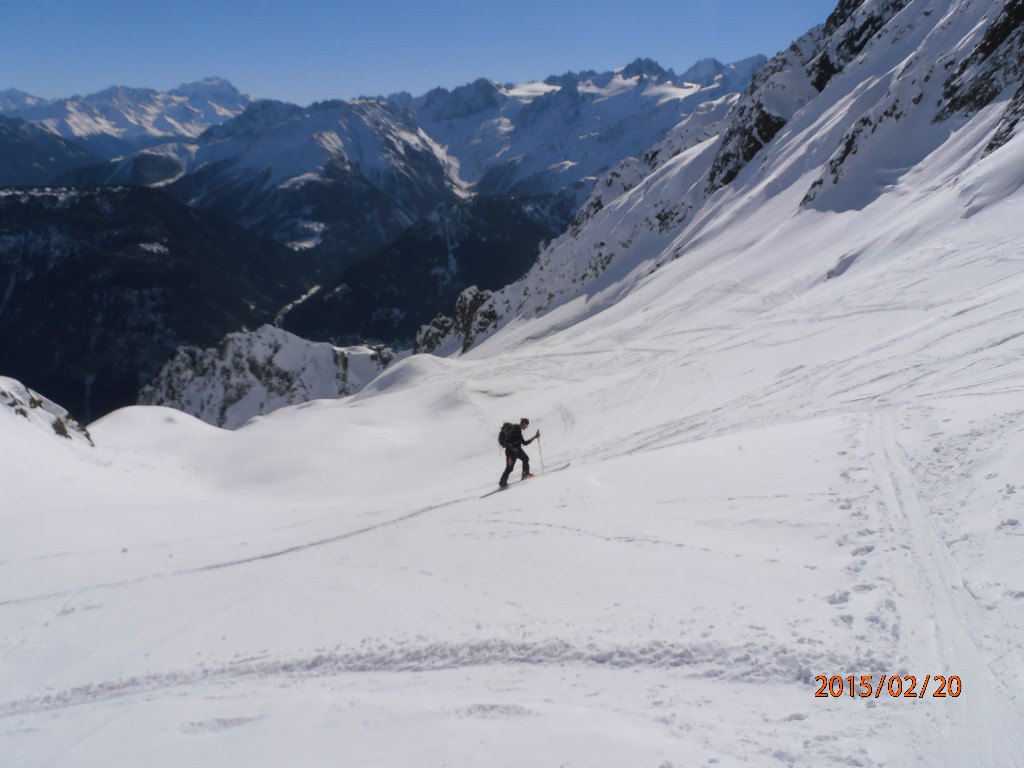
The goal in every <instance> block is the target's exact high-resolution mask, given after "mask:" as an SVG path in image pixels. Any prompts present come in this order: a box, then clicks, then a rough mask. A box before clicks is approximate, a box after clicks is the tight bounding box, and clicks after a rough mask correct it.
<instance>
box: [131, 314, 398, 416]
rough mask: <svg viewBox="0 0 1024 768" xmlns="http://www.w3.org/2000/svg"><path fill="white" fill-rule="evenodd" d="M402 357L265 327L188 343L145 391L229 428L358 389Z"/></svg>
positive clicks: (152, 401)
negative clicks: (210, 343) (213, 342)
mask: <svg viewBox="0 0 1024 768" xmlns="http://www.w3.org/2000/svg"><path fill="white" fill-rule="evenodd" d="M393 357H394V353H393V352H391V350H389V349H387V348H384V347H377V348H369V347H365V346H359V347H348V348H344V349H343V348H340V347H334V346H331V345H330V344H324V343H315V342H309V341H306V340H305V339H300V338H299V337H297V336H294V335H292V334H290V333H288V332H286V331H282V330H281V329H280V328H274V327H272V326H269V325H265V326H262V327H261V328H259V329H258V330H256V331H253V332H249V333H231V334H228V335H227V336H226V337H225V338H224V339H223V340H222V341H221V342H220V343H219V344H218V345H217V346H215V347H210V348H207V349H200V348H198V347H183V348H181V349H179V350H178V351H177V352H176V353H175V355H174V357H173V358H172V359H171V360H170V361H169V362H168V363H167V364H166V365H165V366H164V367H163V368H162V369H161V370H160V373H159V374H158V375H157V376H156V377H155V378H154V379H153V380H152V381H151V382H149V383H148V384H147V385H146V386H145V387H143V389H142V391H141V392H140V394H139V403H140V404H142V405H166V406H170V407H172V408H177V409H178V410H180V411H184V412H185V413H189V414H191V415H193V416H196V417H197V418H199V419H202V420H203V421H206V422H208V423H210V424H214V425H216V426H219V427H225V428H227V429H235V428H236V427H240V426H241V425H242V424H244V423H245V422H247V421H248V420H249V419H251V418H253V417H255V416H260V415H263V414H265V413H270V412H271V411H274V410H276V409H278V408H282V407H284V406H286V405H295V404H297V403H304V402H307V401H309V400H315V399H318V398H336V397H343V396H345V395H351V394H355V393H356V392H358V391H359V390H360V389H362V388H363V387H364V386H365V385H366V384H367V383H369V382H370V381H371V380H372V379H374V378H375V377H376V376H377V374H379V373H380V372H381V371H382V370H384V368H385V367H386V366H387V364H388V363H389V362H391V360H392V359H393Z"/></svg>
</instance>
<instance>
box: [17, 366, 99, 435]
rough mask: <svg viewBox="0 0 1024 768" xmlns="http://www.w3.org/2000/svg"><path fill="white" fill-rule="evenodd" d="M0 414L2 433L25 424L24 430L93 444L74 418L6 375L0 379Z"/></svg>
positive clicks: (86, 430) (84, 429) (87, 433)
mask: <svg viewBox="0 0 1024 768" xmlns="http://www.w3.org/2000/svg"><path fill="white" fill-rule="evenodd" d="M0 411H2V413H3V419H4V422H5V426H4V430H12V429H13V430H16V429H18V428H19V427H20V423H24V424H25V426H26V427H27V426H31V427H32V428H34V429H36V430H41V431H42V433H48V434H50V435H56V436H57V437H60V438H64V439H65V440H68V441H70V442H72V443H83V444H88V445H90V446H91V445H92V444H93V442H92V436H91V435H90V434H89V430H88V429H86V428H85V427H83V426H82V425H81V424H80V423H79V422H78V421H76V420H75V419H73V418H72V417H71V416H70V415H69V414H68V412H67V410H66V409H65V408H62V407H61V406H59V405H57V404H56V403H54V402H53V401H51V400H48V399H47V398H45V397H43V396H42V395H40V394H39V393H38V392H34V391H32V390H31V389H29V388H28V387H26V386H25V385H23V384H22V383H21V382H20V381H17V380H15V379H12V378H9V377H7V376H0ZM12 422H13V423H12Z"/></svg>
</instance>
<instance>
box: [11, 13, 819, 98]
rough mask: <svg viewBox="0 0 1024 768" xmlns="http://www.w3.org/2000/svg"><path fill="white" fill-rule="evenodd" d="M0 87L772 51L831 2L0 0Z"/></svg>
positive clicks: (256, 87) (679, 60)
mask: <svg viewBox="0 0 1024 768" xmlns="http://www.w3.org/2000/svg"><path fill="white" fill-rule="evenodd" d="M2 4H3V5H4V6H7V7H6V8H3V13H2V21H0V90H3V89H6V88H9V87H13V88H19V89H21V90H24V91H28V92H29V93H32V94H34V95H37V96H42V97H49V98H53V97H60V96H71V95H74V94H88V93H93V92H95V91H98V90H102V89H103V88H106V87H108V86H111V85H115V84H116V85H128V86H139V87H142V86H145V87H153V88H158V89H167V88H172V87H174V86H176V85H178V84H179V83H182V82H187V81H191V80H198V79H201V78H203V77H207V76H211V75H216V76H220V77H224V78H227V79H228V80H230V81H231V82H232V83H234V84H235V85H236V86H237V87H238V88H239V89H241V90H242V91H244V92H246V93H249V94H250V95H252V96H254V97H258V98H276V99H282V100H285V101H292V102H296V103H299V104H308V103H309V102H311V101H316V100H320V99H329V98H352V97H355V96H360V95H377V94H387V93H392V92H395V91H399V90H405V91H409V92H411V93H413V94H416V95H418V94H421V93H424V92H426V91H427V90H429V89H430V88H432V87H434V86H437V85H442V86H445V87H448V88H451V87H454V86H456V85H461V84H463V83H466V82H470V81H472V80H475V79H476V78H478V77H486V78H490V79H492V80H497V81H500V82H521V81H524V80H531V79H543V78H545V77H547V76H548V75H552V74H561V73H563V72H567V71H570V70H576V71H578V70H583V69H595V70H599V71H600V70H607V69H612V68H614V67H618V66H622V65H624V64H627V63H629V62H630V61H632V60H633V59H635V58H637V57H646V58H652V59H654V60H656V61H657V62H658V63H660V64H661V65H662V66H665V67H671V68H673V69H675V70H677V71H682V70H684V69H686V68H687V67H688V66H689V65H690V64H692V63H693V62H694V61H696V60H698V59H701V58H705V57H709V56H713V57H715V58H718V59H720V60H722V61H734V60H737V59H740V58H745V57H746V56H750V55H752V54H755V53H764V54H766V55H769V56H770V55H772V54H774V53H776V52H777V51H779V50H781V49H782V48H784V47H785V46H787V45H788V44H789V43H790V42H791V41H792V40H793V39H794V38H796V37H797V36H799V35H800V34H802V33H803V32H805V31H806V30H808V29H810V28H811V27H812V26H814V25H815V24H819V23H821V22H823V21H824V20H825V19H826V18H827V17H828V14H829V12H830V11H831V10H832V9H833V8H834V7H835V4H836V0H777V1H776V2H771V1H770V0H673V1H668V0H665V1H662V0H650V1H648V2H629V1H628V0H580V1H577V0H568V1H566V2H560V1H559V0H549V2H535V1H534V0H519V1H518V2H514V3H508V2H487V0H476V1H475V2H463V1H459V0H434V1H433V2H423V1H422V0H419V1H418V2H394V1H393V0H363V2H347V1H341V2H329V1H328V0H292V1H291V2H287V1H286V0H31V2H28V1H27V0H3V3H2Z"/></svg>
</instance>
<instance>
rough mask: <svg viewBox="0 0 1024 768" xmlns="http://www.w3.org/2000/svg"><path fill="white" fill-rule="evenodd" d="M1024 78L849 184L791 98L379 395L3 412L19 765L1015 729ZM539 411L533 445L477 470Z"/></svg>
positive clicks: (378, 755)
mask: <svg viewBox="0 0 1024 768" xmlns="http://www.w3.org/2000/svg"><path fill="white" fill-rule="evenodd" d="M961 23H965V22H961ZM972 23H973V22H972ZM951 29H952V31H951V34H952V33H957V34H966V32H957V30H956V28H955V27H952V28H951ZM968 31H969V30H968ZM828 93H829V91H828V90H826V91H825V94H828ZM1007 100H1008V96H1007V97H1000V98H999V99H997V100H996V101H994V102H992V104H990V105H989V106H987V107H985V108H984V109H982V110H981V111H980V112H978V114H977V115H975V116H974V117H972V118H971V119H970V120H963V121H959V122H956V123H953V124H949V123H947V124H946V128H945V130H946V131H947V133H948V135H947V136H945V137H941V136H940V137H938V138H936V139H934V141H933V143H932V144H931V145H930V146H931V148H930V149H927V148H926V149H927V151H925V152H924V154H925V156H923V157H921V158H919V160H918V161H917V162H915V163H914V164H913V165H912V167H909V168H897V167H895V166H894V169H890V171H889V172H888V173H887V174H883V176H885V179H883V180H884V181H885V184H884V185H882V186H878V187H874V186H873V187H872V190H873V191H872V194H870V195H868V194H866V193H865V191H864V186H863V185H864V184H867V183H868V182H867V181H863V180H862V179H861V177H859V176H857V175H856V174H854V175H853V176H852V177H850V178H848V179H847V181H840V182H837V183H836V184H835V185H834V186H828V185H826V186H825V188H824V190H823V195H824V194H825V193H826V192H827V195H825V196H824V197H819V198H818V200H819V203H820V204H819V205H817V206H815V205H807V204H802V201H804V200H805V195H806V193H807V191H808V188H809V187H810V186H811V184H812V183H813V182H814V181H815V179H817V178H818V177H819V176H820V175H821V173H822V163H821V162H817V161H815V162H812V160H813V159H814V157H816V156H820V157H824V158H825V159H827V158H828V157H829V155H830V153H831V152H832V148H833V147H834V146H835V142H837V141H840V140H841V136H835V137H833V139H834V141H833V143H832V144H831V145H829V142H828V141H824V140H823V141H821V143H820V146H818V145H816V144H815V142H814V141H812V140H811V139H809V138H808V137H809V136H811V135H812V134H811V133H808V131H811V130H812V129H813V128H815V123H816V121H817V120H819V119H820V120H823V121H826V122H827V121H828V120H829V117H828V114H833V113H827V114H826V113H823V112H819V113H818V116H817V117H814V116H813V115H812V116H806V115H805V116H804V117H801V115H800V113H797V115H796V116H795V117H794V119H793V120H792V121H791V123H790V125H789V126H788V127H787V129H786V130H785V131H784V132H783V134H781V135H780V137H779V138H778V139H776V142H775V146H781V147H783V148H784V147H785V146H787V145H791V146H796V147H800V148H802V149H803V150H806V151H805V152H804V153H803V154H800V153H799V152H789V153H788V154H787V153H785V152H783V151H782V149H780V150H779V151H778V152H777V153H776V154H771V153H769V154H768V155H766V156H765V157H766V159H765V161H764V162H761V163H759V164H757V167H756V168H751V169H749V170H747V171H744V173H743V174H741V177H740V179H739V180H738V181H737V182H736V183H735V184H734V185H733V186H732V187H730V188H726V189H725V190H722V191H721V192H720V193H719V194H718V196H717V197H716V198H714V199H713V201H712V203H713V204H712V206H711V207H710V208H707V209H706V218H705V220H703V223H699V222H698V223H697V224H694V225H693V226H688V227H687V228H686V229H685V231H681V232H676V233H675V234H673V233H663V234H661V235H658V234H655V233H651V232H648V233H646V234H643V235H637V236H636V237H634V238H632V244H631V245H630V246H629V247H628V248H625V247H624V246H623V248H625V250H624V251H620V256H621V258H620V259H619V260H617V261H612V263H611V265H610V266H609V267H608V269H607V270H606V271H605V272H603V273H602V276H601V279H600V280H597V281H594V282H592V283H589V284H588V285H589V286H590V287H589V288H587V289H586V290H581V292H579V294H578V295H577V296H576V297H574V298H573V297H569V296H566V297H563V299H564V300H559V301H558V302H555V303H553V304H552V305H551V307H550V308H549V309H548V310H545V311H541V312H537V313H535V314H529V313H528V314H524V315H522V316H519V317H518V319H513V320H509V321H508V322H505V323H504V325H503V327H502V328H501V330H499V331H498V332H497V333H495V334H494V335H492V336H491V337H489V338H487V339H486V340H484V341H483V342H482V343H480V344H479V345H478V346H476V347H474V348H473V349H472V350H471V351H470V352H469V353H468V354H466V355H463V356H461V357H458V358H454V359H451V358H436V357H431V356H427V355H418V356H414V357H411V358H407V359H405V360H402V361H400V362H397V363H395V364H394V365H392V366H390V367H389V368H387V369H386V370H385V371H384V372H383V373H382V374H381V375H380V376H379V377H378V378H377V379H376V380H375V381H374V382H373V383H371V384H370V385H369V386H368V387H366V388H365V389H364V390H363V391H362V392H360V393H359V394H357V395H354V396H350V397H347V398H344V399H340V400H322V401H314V402H310V403H306V404H304V405H299V406H294V407H289V408H285V409H282V410H279V411H276V412H274V413H272V414H269V415H267V416H263V417H259V418H256V419H254V420H253V421H251V422H250V423H248V424H247V425H246V426H244V427H242V428H241V429H238V430H236V431H233V432H228V431H223V430H219V429H217V428H214V427H212V426H209V425H207V424H204V423H202V422H200V421H198V420H196V419H194V418H192V417H189V416H186V415H183V414H181V413H179V412H176V411H172V410H168V409H164V408H156V407H135V408H128V409H124V410H121V411H118V412H116V413H114V414H111V415H110V416H108V417H106V418H104V419H102V420H101V421H99V422H97V423H95V424H92V425H90V433H91V435H92V438H93V440H94V442H95V443H96V447H95V448H92V447H90V446H88V445H86V444H84V443H81V442H74V443H73V442H70V441H67V440H63V439H61V438H60V437H59V436H56V435H54V434H53V432H52V430H49V428H46V429H43V428H40V427H39V426H38V425H37V424H34V423H32V422H30V421H29V420H27V419H24V418H22V417H21V416H18V415H17V414H16V413H14V412H13V411H10V410H9V409H8V410H2V409H0V455H2V456H3V462H2V465H0V477H2V480H3V488H4V495H3V500H2V502H0V526H2V531H3V536H2V537H0V683H2V684H0V763H2V764H3V765H5V766H19V767H20V766H47V767H54V766H75V768H79V767H86V766H88V767H91V766H103V767H104V768H106V767H107V766H112V765H147V766H154V767H163V766H168V767H170V766H182V765H188V766H193V767H197V766H223V765H226V764H232V765H235V764H237V765H248V766H284V765H295V766H338V765H344V766H366V765H379V766H441V765H448V766H481V765H496V766H539V765H540V766H561V765H572V766H650V768H664V766H676V768H680V767H681V766H706V765H714V766H752V765H753V766H773V765H807V766H825V765H857V766H881V765H886V766H938V765H944V766H1022V765H1024V736H1022V734H1024V693H1022V691H1024V566H1022V565H1021V563H1022V561H1024V510H1022V509H1021V498H1022V494H1024V399H1022V392H1024V331H1022V328H1024V300H1022V298H1021V297H1022V296H1024V220H1022V217H1021V211H1022V205H1024V196H1022V194H1024V193H1022V191H1021V189H1020V184H1021V179H1024V170H1022V169H1024V138H1022V137H1020V136H1019V135H1018V136H1016V137H1014V138H1012V139H1010V140H1009V141H1008V142H1006V143H1005V144H1003V145H1002V146H1000V147H999V148H997V149H995V150H994V151H991V152H987V153H986V147H987V146H988V142H989V140H990V139H991V137H992V135H993V133H994V132H995V131H996V130H997V128H998V123H999V118H1000V115H1001V114H1002V110H1003V109H1004V108H1005V107H1006V105H1007ZM840 106H842V105H840ZM940 127H941V126H940ZM901 130H902V129H901ZM936 130H938V128H936ZM840 133H841V132H840ZM819 135H820V134H819ZM880 135H881V136H883V138H885V137H886V134H885V133H884V131H883V132H882V134H880ZM887 136H888V138H889V139H890V140H892V141H904V142H905V141H906V140H907V139H906V135H904V134H900V132H899V131H898V130H894V131H893V132H892V133H889V134H887ZM901 136H902V138H901ZM709 141H714V140H709ZM701 146H703V145H700V146H698V147H696V148H694V149H692V150H689V151H688V152H684V153H683V154H681V155H679V157H678V158H677V159H675V160H673V161H671V162H669V163H668V164H666V165H665V166H664V167H663V168H662V169H661V170H660V171H658V172H657V173H655V174H654V175H652V176H651V177H649V178H648V179H646V180H645V181H644V182H643V183H641V184H640V185H638V186H637V187H636V188H635V189H633V190H630V191H628V192H626V193H625V194H624V195H623V196H622V197H621V198H620V199H618V200H616V201H614V202H613V203H612V204H610V205H606V206H605V208H604V210H602V211H601V212H600V214H599V215H597V216H595V217H594V218H593V219H592V220H591V221H590V222H589V223H588V224H586V227H585V231H583V232H581V233H580V234H579V238H581V242H582V240H585V239H586V238H588V237H591V238H596V237H604V234H603V233H605V232H607V231H616V227H618V228H619V229H618V230H617V231H619V232H620V233H622V236H623V237H626V233H636V232H638V231H639V228H640V226H641V224H642V222H643V221H645V220H646V217H647V216H648V215H650V214H651V210H650V208H649V207H648V208H645V204H644V201H645V199H647V198H651V199H654V198H657V196H658V194H660V192H662V191H664V190H668V189H670V188H671V183H672V180H673V179H675V182H674V183H676V184H677V185H678V184H685V183H687V182H686V180H687V179H688V178H690V177H689V176H688V175H687V173H688V172H687V170H686V169H687V164H688V163H692V162H696V158H697V157H698V156H700V155H701V154H702V152H705V151H707V150H706V149H705V150H702V149H701V148H700V147H701ZM918 149H919V148H918V146H917V145H915V148H914V149H913V151H914V152H918ZM868 151H869V149H864V150H863V151H862V153H861V154H860V155H858V157H859V158H861V157H865V153H867V152H868ZM773 158H774V159H773ZM822 162H824V161H822ZM854 170H856V167H855V168H854ZM744 174H745V175H744ZM830 183H831V182H830ZM870 183H871V184H872V185H875V184H877V183H878V179H876V178H872V179H871V181H870ZM844 185H845V186H844ZM645 196H647V198H645ZM852 198H856V202H857V204H856V205H844V204H840V203H841V202H843V201H844V200H847V201H848V200H850V199H852ZM716 200H717V202H715V201H716ZM822 201H825V202H828V204H827V205H826V204H824V203H822ZM711 213H714V214H715V215H714V216H713V217H712V216H711ZM612 217H618V218H615V219H614V221H613V218H612ZM607 242H612V241H610V240H609V241H607ZM569 250H571V249H569ZM559 252H560V251H558V247H557V246H556V249H555V251H553V252H552V254H550V258H552V259H553V258H555V256H557V254H558V253H559ZM554 269H555V266H554V264H553V263H552V262H550V261H549V262H548V263H547V267H546V270H547V271H548V272H551V271H553V270H554ZM533 285H535V286H536V285H539V284H538V283H533ZM522 416H527V417H529V418H530V419H531V429H532V428H537V429H539V430H540V431H541V433H542V437H541V441H540V443H533V444H532V445H530V446H528V447H527V450H528V452H529V453H530V454H531V457H532V463H533V466H534V467H535V468H536V469H538V470H541V475H540V477H539V478H537V479H534V480H529V481H527V482H526V483H525V484H524V485H521V486H513V487H512V488H511V489H510V490H508V491H505V492H501V493H497V494H493V495H490V496H487V497H486V498H481V496H483V494H485V493H486V492H488V491H490V490H492V489H493V488H494V487H495V484H496V482H497V479H498V475H499V474H500V472H501V469H502V460H501V458H500V456H499V455H498V449H497V445H496V441H495V437H496V433H497V429H498V427H499V426H500V424H501V422H502V421H505V420H512V419H517V418H519V417H522ZM566 461H571V465H570V466H569V467H568V468H567V469H565V470H564V471H560V472H556V473H550V474H548V475H547V476H545V475H544V474H543V469H544V468H548V469H550V468H552V467H554V466H557V465H559V464H562V463H564V462H566ZM851 675H852V676H854V678H855V680H856V681H857V682H858V683H859V682H860V678H861V676H862V675H870V676H872V681H871V684H872V687H873V688H875V687H877V686H878V683H879V680H880V679H881V676H882V675H886V676H887V678H886V680H887V681H888V680H889V677H888V676H893V675H898V676H911V675H913V676H915V677H916V679H917V682H916V689H915V691H914V693H915V694H921V693H924V694H925V695H924V696H923V697H922V696H919V695H915V696H913V697H907V696H900V697H898V698H897V697H894V696H891V695H890V693H889V688H888V686H886V687H885V688H884V690H883V689H882V688H879V689H878V690H879V693H880V695H878V696H877V697H876V696H875V695H873V694H872V695H869V696H867V697H861V696H854V697H850V696H849V695H848V692H849V687H848V683H846V684H845V688H844V695H843V696H841V697H831V696H827V697H824V698H822V697H816V696H815V692H816V691H818V690H819V689H820V687H821V684H820V682H818V681H817V680H816V679H815V678H816V677H818V676H825V677H826V678H833V677H835V678H846V677H847V676H851ZM926 676H930V677H929V685H928V688H927V689H924V684H925V678H926ZM936 676H942V677H944V678H948V677H950V676H956V677H957V678H958V680H959V682H960V686H959V687H957V689H956V690H957V692H958V693H959V696H956V697H953V696H950V695H947V696H945V697H936V696H935V695H934V694H935V693H937V692H939V684H938V682H937V681H936ZM904 681H906V682H904ZM833 682H835V681H833ZM900 682H901V685H902V686H903V688H902V692H904V693H906V692H907V691H908V687H909V678H904V677H901V678H900ZM836 687H837V686H836ZM893 690H895V689H893ZM861 691H862V689H861V688H860V687H859V686H858V693H860V692H861ZM943 692H945V693H947V694H949V693H950V692H951V690H950V689H949V688H948V687H947V689H946V690H945V691H943Z"/></svg>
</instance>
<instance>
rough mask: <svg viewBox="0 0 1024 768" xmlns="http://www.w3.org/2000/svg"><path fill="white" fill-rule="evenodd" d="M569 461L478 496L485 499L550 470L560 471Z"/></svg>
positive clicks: (549, 472)
mask: <svg viewBox="0 0 1024 768" xmlns="http://www.w3.org/2000/svg"><path fill="white" fill-rule="evenodd" d="M570 463H571V462H568V461H567V462H565V464H559V465H558V466H557V467H552V468H551V469H547V470H544V471H543V472H541V473H539V474H538V473H536V472H535V473H534V474H533V475H532V476H530V477H528V478H525V479H524V480H516V481H515V482H514V483H509V484H508V485H506V486H505V487H504V488H495V489H494V490H493V491H488V492H487V493H485V494H484V495H483V496H481V497H480V498H481V499H486V498H487V497H488V496H493V495H494V494H496V493H501V492H502V491H507V490H508V489H509V488H514V487H515V486H517V485H520V484H521V483H523V482H525V480H533V479H535V478H538V477H543V476H544V475H550V474H551V473H552V472H561V471H562V470H563V469H566V468H567V467H568V466H569V464H570Z"/></svg>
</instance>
